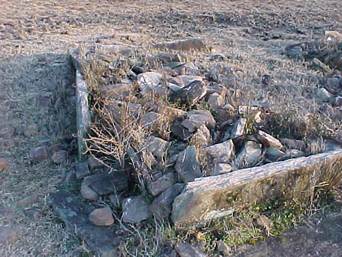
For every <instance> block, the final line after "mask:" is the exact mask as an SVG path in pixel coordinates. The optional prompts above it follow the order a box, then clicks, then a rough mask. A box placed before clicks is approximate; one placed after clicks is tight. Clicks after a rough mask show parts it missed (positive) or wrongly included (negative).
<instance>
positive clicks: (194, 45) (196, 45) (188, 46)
mask: <svg viewBox="0 0 342 257" xmlns="http://www.w3.org/2000/svg"><path fill="white" fill-rule="evenodd" d="M155 47H156V48H160V49H170V50H176V51H191V50H206V49H207V46H206V44H205V43H204V42H203V40H202V39H200V38H188V39H180V40H175V41H171V42H166V43H160V44H156V45H155Z"/></svg>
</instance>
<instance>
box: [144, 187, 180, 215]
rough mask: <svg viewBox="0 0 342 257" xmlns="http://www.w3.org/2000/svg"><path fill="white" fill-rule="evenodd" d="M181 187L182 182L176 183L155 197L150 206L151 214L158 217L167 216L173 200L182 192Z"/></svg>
mask: <svg viewBox="0 0 342 257" xmlns="http://www.w3.org/2000/svg"><path fill="white" fill-rule="evenodd" d="M183 188H184V184H181V183H177V184H174V185H173V186H171V187H169V188H168V189H167V190H166V191H164V192H163V193H161V194H160V195H159V196H158V197H156V198H155V199H154V200H153V202H152V204H151V206H150V210H151V212H152V213H153V215H154V216H155V217H156V218H159V219H165V218H168V217H169V215H170V214H171V208H172V203H173V200H174V199H175V198H176V197H177V195H179V194H180V193H181V192H182V190H183Z"/></svg>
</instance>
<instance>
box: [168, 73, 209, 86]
mask: <svg viewBox="0 0 342 257" xmlns="http://www.w3.org/2000/svg"><path fill="white" fill-rule="evenodd" d="M194 81H203V78H202V77H200V76H191V75H180V76H177V77H175V78H172V79H171V82H172V83H174V84H176V85H178V86H179V87H180V88H183V87H185V86H187V85H189V84H190V83H192V82H194Z"/></svg>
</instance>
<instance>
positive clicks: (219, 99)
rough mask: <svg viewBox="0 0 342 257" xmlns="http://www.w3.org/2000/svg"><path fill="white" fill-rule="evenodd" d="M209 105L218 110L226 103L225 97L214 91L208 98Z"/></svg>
mask: <svg viewBox="0 0 342 257" xmlns="http://www.w3.org/2000/svg"><path fill="white" fill-rule="evenodd" d="M207 102H208V104H209V107H210V108H211V109H213V110H216V109H217V108H219V107H222V106H223V105H224V97H223V96H221V95H219V94H218V93H213V94H211V95H210V96H209V98H208V101H207Z"/></svg>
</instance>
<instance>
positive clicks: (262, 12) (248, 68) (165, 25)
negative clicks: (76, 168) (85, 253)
mask: <svg viewBox="0 0 342 257" xmlns="http://www.w3.org/2000/svg"><path fill="white" fill-rule="evenodd" d="M327 30H336V31H342V1H341V0H274V1H273V0H269V1H261V0H255V1H254V0H229V1H218V0H207V1H205V0H199V1H187V0H183V1H180V0H175V1H172V0H170V1H160V0H159V1H158V0H150V1H147V0H142V1H115V0H112V1H110V0H108V1H103V0H100V1H92V0H84V1H76V0H31V1H23V0H0V58H2V59H1V60H0V158H1V157H3V158H6V159H7V160H9V162H10V165H9V169H8V170H7V171H5V172H1V171H0V256H1V257H2V256H4V257H10V256H11V257H26V256H35V257H38V256H70V257H73V255H68V254H70V252H72V250H73V249H76V248H78V247H80V245H81V247H83V246H82V242H79V241H78V239H76V238H74V237H73V236H72V235H70V234H68V233H67V232H65V231H64V229H63V225H62V224H61V223H60V222H59V221H58V220H57V219H56V217H55V216H54V214H53V213H52V212H51V210H50V209H49V207H48V204H47V200H46V196H47V195H48V194H49V193H50V192H53V191H54V190H56V187H57V186H58V185H59V183H60V181H61V179H62V175H63V172H64V171H66V170H67V169H69V168H70V167H69V166H68V165H65V166H56V165H53V164H51V163H49V162H43V163H39V164H31V163H30V162H29V160H28V153H29V150H30V148H31V147H34V146H37V145H38V143H40V142H41V141H42V140H44V139H46V138H48V139H49V140H50V141H53V142H55V141H56V140H58V139H59V138H61V137H63V136H65V133H69V134H71V133H72V132H73V131H72V130H71V129H70V128H69V127H68V126H67V125H65V124H64V122H65V121H64V120H63V118H62V117H64V116H63V115H64V114H65V113H62V114H61V113H58V112H54V111H53V110H54V107H53V106H50V107H49V108H50V109H49V112H48V114H47V113H45V112H44V110H42V109H41V108H40V107H38V109H37V106H36V105H35V100H34V99H36V97H37V96H39V95H41V94H42V92H43V93H47V94H49V93H51V88H50V89H46V88H47V87H48V85H49V84H51V80H49V78H48V76H46V74H49V72H52V71H51V70H49V69H50V68H51V66H49V65H53V63H54V62H55V63H56V65H59V64H60V63H63V61H61V62H58V61H56V60H54V61H52V59H49V58H43V59H41V58H40V56H39V55H38V54H46V53H54V54H63V53H66V52H67V51H68V49H69V48H72V47H78V46H80V45H83V44H85V43H102V44H110V43H113V42H122V43H125V44H130V45H137V46H147V45H150V44H151V43H156V42H160V41H166V40H169V39H177V38H184V37H201V38H202V39H204V40H205V42H206V43H207V44H208V45H209V46H210V47H211V48H212V49H213V50H214V51H216V52H224V53H225V54H226V55H227V56H228V57H229V62H230V63H231V64H232V65H234V66H236V67H238V68H239V69H241V71H242V72H243V75H242V77H243V78H245V85H244V88H243V90H244V91H243V94H245V95H246V97H247V96H248V97H250V96H253V97H255V98H257V97H258V92H259V91H258V89H259V88H258V87H259V86H260V85H259V84H260V83H259V81H260V77H261V76H262V75H263V74H269V75H270V76H271V77H272V78H273V79H274V81H276V84H277V87H281V88H284V89H281V90H280V91H275V92H278V93H279V92H281V94H283V95H284V97H281V99H278V100H279V101H280V102H278V103H277V104H278V107H279V108H285V107H286V108H290V107H289V106H288V103H289V102H294V101H297V96H300V95H302V94H303V93H305V92H308V91H309V92H310V90H312V89H313V88H314V87H315V86H316V85H317V83H318V82H317V81H318V80H319V78H320V76H321V75H320V74H319V72H317V71H316V70H313V69H309V68H308V67H307V65H303V63H300V62H293V61H291V60H289V59H288V58H286V57H284V56H283V55H282V53H283V51H284V48H285V46H286V45H287V44H289V43H293V42H302V41H307V40H311V39H319V38H321V37H322V36H323V35H324V32H325V31H327ZM24 56H27V57H24ZM51 58H52V57H51ZM54 58H55V57H54ZM58 58H61V59H63V56H59V57H58ZM58 58H57V60H58ZM46 65H47V67H46ZM49 67H50V68H49ZM39 69H41V70H44V72H41V70H39ZM37 81H38V82H37ZM255 84H257V85H255ZM277 90H278V89H277ZM273 93H274V92H273ZM260 94H261V91H260ZM302 100H303V99H302ZM298 101H299V100H298ZM303 101H304V102H303V109H305V110H303V113H304V114H305V112H306V111H313V112H314V111H315V110H317V109H319V106H316V105H311V106H309V107H308V106H307V105H306V103H305V100H303ZM284 106H285V107H284ZM64 108H65V106H64ZM304 114H303V115H304ZM337 117H341V116H337ZM328 118H329V119H330V120H333V122H332V126H333V127H332V128H331V129H338V126H341V120H338V118H336V117H335V116H334V115H333V114H331V116H329V117H328ZM334 119H335V120H334ZM37 124H38V127H37ZM56 124H59V125H56ZM61 124H63V125H61ZM64 125H65V126H64ZM334 126H335V127H334ZM53 127H55V128H58V129H60V130H59V131H54V132H51V131H52V130H53V129H52V128H53ZM336 127H337V128H336ZM12 130H13V131H14V132H13V133H12V132H8V131H12ZM61 133H62V134H63V135H61ZM32 209H33V210H38V211H37V212H35V211H33V212H31V213H36V214H35V215H36V216H34V217H32V214H31V216H30V214H27V213H28V212H27V210H32ZM335 221H336V220H333V221H332V222H335ZM339 221H340V218H339ZM4 228H5V229H7V230H8V228H10V230H11V231H12V235H13V236H11V238H10V239H11V240H8V241H6V242H5V243H3V244H2V237H3V235H4V232H3V231H2V230H3V229H4ZM329 231H330V230H329ZM7 233H9V232H8V231H7ZM334 247H336V245H335V244H332V243H331V245H329V243H325V245H324V246H322V247H320V248H319V249H323V250H322V251H323V252H324V251H325V253H327V254H328V255H324V256H340V255H333V253H334V252H333V251H337V250H336V249H341V248H334ZM329 250H330V251H331V252H329ZM321 253H322V252H318V254H321ZM316 254H317V253H316ZM329 254H330V255H329ZM246 256H257V255H246ZM258 256H263V255H258ZM265 256H266V255H265ZM267 256H271V255H267ZM288 256H290V255H288ZM291 256H292V255H291ZM294 256H295V255H294ZM298 256H299V255H298ZM300 256H302V255H300ZM303 256H304V255H303ZM307 256H323V255H314V253H313V255H307Z"/></svg>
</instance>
